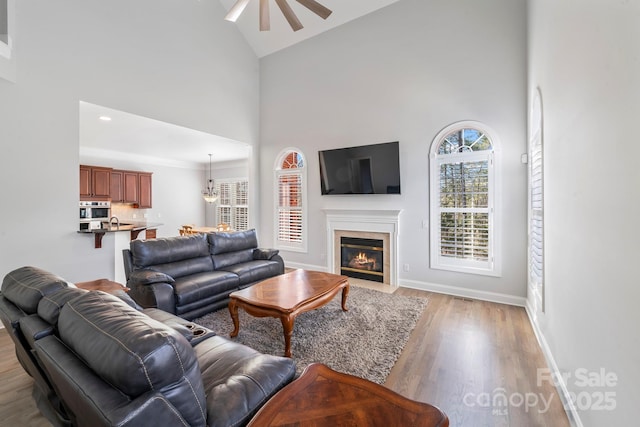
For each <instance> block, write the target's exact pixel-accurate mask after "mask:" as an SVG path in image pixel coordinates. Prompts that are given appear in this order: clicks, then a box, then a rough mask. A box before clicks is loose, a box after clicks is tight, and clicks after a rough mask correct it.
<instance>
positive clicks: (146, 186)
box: [111, 169, 152, 209]
mask: <svg viewBox="0 0 640 427" xmlns="http://www.w3.org/2000/svg"><path fill="white" fill-rule="evenodd" d="M151 175H152V173H151V172H137V171H125V170H117V169H114V170H113V171H112V173H111V201H112V202H114V203H131V204H133V205H134V207H136V208H142V209H149V208H151V207H152V198H151Z"/></svg>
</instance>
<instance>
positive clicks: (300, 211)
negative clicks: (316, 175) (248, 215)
mask: <svg viewBox="0 0 640 427" xmlns="http://www.w3.org/2000/svg"><path fill="white" fill-rule="evenodd" d="M305 166H306V165H305V160H304V157H303V155H302V153H300V151H298V150H295V149H288V150H285V151H284V152H282V153H281V155H280V156H279V157H278V159H277V162H276V168H275V181H276V195H275V196H276V209H277V211H276V224H275V232H276V236H275V240H276V246H277V247H278V248H279V249H285V250H292V251H299V252H306V250H307V242H306V212H305V210H306V194H305V191H306V190H305V185H306V168H305Z"/></svg>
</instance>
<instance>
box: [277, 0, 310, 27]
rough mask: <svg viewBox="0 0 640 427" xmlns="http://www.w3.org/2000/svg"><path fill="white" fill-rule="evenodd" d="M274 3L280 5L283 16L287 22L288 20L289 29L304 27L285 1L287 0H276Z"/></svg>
mask: <svg viewBox="0 0 640 427" xmlns="http://www.w3.org/2000/svg"><path fill="white" fill-rule="evenodd" d="M276 3H277V4H278V6H279V7H280V10H281V11H282V14H283V15H284V17H285V18H286V19H287V22H289V25H291V29H292V30H293V31H298V30H301V29H302V28H304V27H303V26H302V24H301V23H300V20H299V19H298V17H297V16H296V14H295V13H294V12H293V9H291V7H290V6H289V3H287V0H276Z"/></svg>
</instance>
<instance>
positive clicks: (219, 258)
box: [211, 249, 253, 270]
mask: <svg viewBox="0 0 640 427" xmlns="http://www.w3.org/2000/svg"><path fill="white" fill-rule="evenodd" d="M211 259H212V260H213V266H214V268H215V269H216V270H220V269H224V268H225V267H228V266H230V265H234V264H242V263H243V262H249V261H252V260H253V249H243V250H240V251H236V252H226V253H223V254H219V255H211Z"/></svg>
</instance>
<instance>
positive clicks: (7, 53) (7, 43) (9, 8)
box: [0, 0, 13, 59]
mask: <svg viewBox="0 0 640 427" xmlns="http://www.w3.org/2000/svg"><path fill="white" fill-rule="evenodd" d="M12 17H13V0H11V3H10V0H0V56H4V57H5V58H7V59H10V58H11V46H12V40H11V35H12V32H13V31H12V29H11V26H12V22H11V21H12V19H11V18H12Z"/></svg>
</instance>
